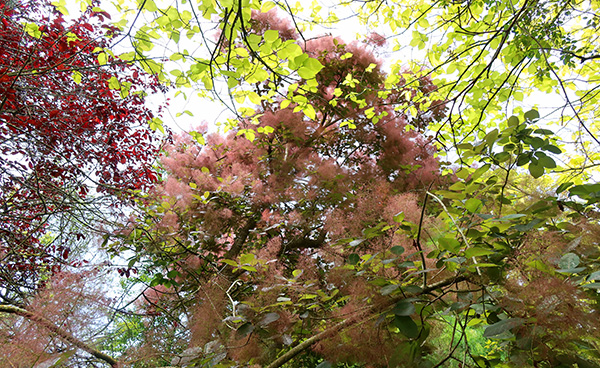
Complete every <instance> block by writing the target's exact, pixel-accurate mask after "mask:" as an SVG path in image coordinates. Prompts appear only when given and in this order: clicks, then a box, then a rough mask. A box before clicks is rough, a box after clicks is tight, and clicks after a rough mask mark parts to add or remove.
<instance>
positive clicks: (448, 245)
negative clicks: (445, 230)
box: [438, 237, 460, 253]
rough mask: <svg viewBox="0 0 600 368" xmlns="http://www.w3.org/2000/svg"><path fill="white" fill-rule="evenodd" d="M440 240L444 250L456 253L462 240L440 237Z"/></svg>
mask: <svg viewBox="0 0 600 368" xmlns="http://www.w3.org/2000/svg"><path fill="white" fill-rule="evenodd" d="M438 242H439V244H440V247H441V248H442V249H444V250H447V251H449V252H451V253H456V252H458V251H459V250H460V242H459V241H458V240H456V239H455V238H446V237H443V238H439V239H438Z"/></svg>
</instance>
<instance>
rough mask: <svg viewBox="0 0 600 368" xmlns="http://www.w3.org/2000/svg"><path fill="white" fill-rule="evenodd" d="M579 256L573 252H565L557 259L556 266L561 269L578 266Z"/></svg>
mask: <svg viewBox="0 0 600 368" xmlns="http://www.w3.org/2000/svg"><path fill="white" fill-rule="evenodd" d="M579 262H580V260H579V256H578V255H577V254H575V253H567V254H565V255H564V256H562V257H561V258H560V260H559V261H558V267H559V268H560V269H563V270H568V269H573V268H575V267H577V266H579Z"/></svg>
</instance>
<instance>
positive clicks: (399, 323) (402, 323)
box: [394, 316, 419, 339]
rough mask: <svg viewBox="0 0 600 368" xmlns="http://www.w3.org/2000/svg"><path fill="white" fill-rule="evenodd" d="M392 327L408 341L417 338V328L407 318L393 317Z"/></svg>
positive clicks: (413, 322)
mask: <svg viewBox="0 0 600 368" xmlns="http://www.w3.org/2000/svg"><path fill="white" fill-rule="evenodd" d="M394 326H396V327H397V328H398V329H399V330H400V332H401V333H402V334H403V335H404V336H406V337H408V338H410V339H414V338H417V337H418V336H419V327H418V326H417V324H416V323H415V321H413V320H412V318H410V317H409V316H395V317H394Z"/></svg>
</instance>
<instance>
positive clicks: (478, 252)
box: [465, 247, 496, 258]
mask: <svg viewBox="0 0 600 368" xmlns="http://www.w3.org/2000/svg"><path fill="white" fill-rule="evenodd" d="M494 253H496V252H494V251H493V250H491V249H485V248H477V247H474V248H469V249H467V250H465V257H467V258H471V257H481V256H487V255H490V254H494Z"/></svg>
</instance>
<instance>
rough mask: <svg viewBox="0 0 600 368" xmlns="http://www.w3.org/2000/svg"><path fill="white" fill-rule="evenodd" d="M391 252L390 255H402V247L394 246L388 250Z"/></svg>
mask: <svg viewBox="0 0 600 368" xmlns="http://www.w3.org/2000/svg"><path fill="white" fill-rule="evenodd" d="M390 250H391V251H392V253H394V254H395V255H397V256H399V255H401V254H402V253H404V247H401V246H399V245H396V246H394V247H392V249H390Z"/></svg>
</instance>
